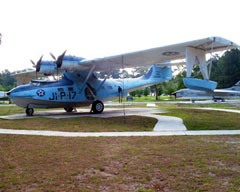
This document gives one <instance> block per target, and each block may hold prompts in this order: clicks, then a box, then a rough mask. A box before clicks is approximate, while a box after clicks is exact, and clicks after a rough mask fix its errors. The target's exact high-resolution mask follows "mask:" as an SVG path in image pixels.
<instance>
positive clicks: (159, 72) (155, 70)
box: [141, 65, 172, 82]
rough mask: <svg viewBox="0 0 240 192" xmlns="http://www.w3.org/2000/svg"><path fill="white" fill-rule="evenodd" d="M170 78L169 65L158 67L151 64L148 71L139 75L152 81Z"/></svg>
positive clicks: (142, 78)
mask: <svg viewBox="0 0 240 192" xmlns="http://www.w3.org/2000/svg"><path fill="white" fill-rule="evenodd" d="M170 79H172V68H171V67H158V66H156V65H152V66H151V68H150V69H149V71H148V72H147V73H146V74H145V75H143V76H142V77H141V80H150V81H153V82H155V81H156V82H159V81H167V80H170Z"/></svg>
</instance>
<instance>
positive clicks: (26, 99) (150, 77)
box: [7, 37, 238, 116]
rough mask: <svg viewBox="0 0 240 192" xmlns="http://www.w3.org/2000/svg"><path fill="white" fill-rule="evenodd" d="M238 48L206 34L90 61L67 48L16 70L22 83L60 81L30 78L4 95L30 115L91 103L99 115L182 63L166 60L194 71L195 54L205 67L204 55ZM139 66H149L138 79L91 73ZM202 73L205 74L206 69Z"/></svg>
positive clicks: (109, 71)
mask: <svg viewBox="0 0 240 192" xmlns="http://www.w3.org/2000/svg"><path fill="white" fill-rule="evenodd" d="M236 47H238V45H236V44H234V43H232V42H230V41H228V40H226V39H222V38H219V37H210V38H205V39H200V40H195V41H190V42H184V43H179V44H175V45H168V46H164V47H158V48H153V49H148V50H143V51H137V52H133V53H126V54H121V55H117V56H110V57H103V58H97V59H93V60H87V59H84V58H82V57H76V56H70V55H65V54H66V51H65V52H64V53H63V54H61V55H60V56H59V57H58V58H57V59H56V58H55V56H54V55H53V54H51V56H52V58H53V61H43V60H42V58H43V57H41V58H40V59H39V61H38V62H37V63H36V64H35V63H34V62H33V61H31V62H32V63H33V65H34V66H35V68H36V70H35V71H32V72H24V73H19V74H16V77H17V79H18V82H20V83H21V82H24V81H25V82H26V81H29V79H30V78H32V77H34V74H35V73H38V74H43V75H47V76H48V75H54V74H56V73H57V75H59V74H62V78H61V79H58V80H51V81H49V80H37V79H35V80H31V82H30V83H29V84H26V85H20V86H18V87H16V88H14V89H12V90H11V91H9V92H8V93H7V95H8V97H10V99H11V100H12V101H13V102H14V103H15V104H16V105H18V106H20V107H23V108H26V114H27V115H28V116H32V115H33V113H34V109H35V108H64V109H65V110H66V111H67V112H72V111H73V109H74V108H75V107H82V106H89V105H91V112H93V113H102V112H103V110H104V104H103V102H104V101H108V100H113V99H115V98H119V97H125V96H127V93H128V92H131V91H133V90H136V89H139V88H143V87H147V86H151V85H154V84H157V83H159V82H163V81H167V80H170V79H171V78H172V70H171V66H173V65H178V64H181V65H182V63H170V62H169V61H174V60H180V59H185V58H186V61H187V63H186V64H187V69H188V70H192V66H193V64H194V63H193V62H194V61H193V59H191V58H195V57H196V58H197V57H199V59H198V60H200V63H199V62H198V63H197V64H199V65H200V67H201V68H203V69H204V67H206V66H205V65H207V63H206V62H205V54H207V53H212V52H213V51H221V50H226V49H231V48H236ZM203 50H204V52H203ZM203 57H204V58H203ZM164 62H165V63H164ZM166 62H169V63H166ZM204 62H205V63H204ZM201 65H202V66H201ZM141 66H151V67H150V69H149V71H148V72H147V73H146V74H145V75H143V76H142V77H139V78H131V79H130V78H128V79H109V78H108V77H106V78H105V79H98V78H97V77H96V75H95V73H94V72H97V71H105V72H107V73H108V74H110V73H111V72H112V70H115V69H121V68H129V67H141ZM201 72H202V73H203V74H205V73H206V71H204V70H203V71H201ZM188 73H189V71H188ZM205 76H206V74H205ZM26 79H27V80H26ZM206 82H207V83H208V79H207V80H206ZM205 84H206V83H205Z"/></svg>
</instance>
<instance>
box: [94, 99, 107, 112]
mask: <svg viewBox="0 0 240 192" xmlns="http://www.w3.org/2000/svg"><path fill="white" fill-rule="evenodd" d="M103 109H104V104H103V103H102V102H101V101H94V103H93V104H92V111H93V113H102V112H103Z"/></svg>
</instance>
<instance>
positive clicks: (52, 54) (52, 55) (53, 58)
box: [50, 52, 57, 61]
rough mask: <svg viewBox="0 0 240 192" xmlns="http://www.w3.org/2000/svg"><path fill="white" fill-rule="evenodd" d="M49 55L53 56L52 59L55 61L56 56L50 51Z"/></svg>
mask: <svg viewBox="0 0 240 192" xmlns="http://www.w3.org/2000/svg"><path fill="white" fill-rule="evenodd" d="M50 55H51V57H52V58H53V60H54V61H56V60H57V59H56V57H55V56H54V55H53V54H52V53H51V52H50Z"/></svg>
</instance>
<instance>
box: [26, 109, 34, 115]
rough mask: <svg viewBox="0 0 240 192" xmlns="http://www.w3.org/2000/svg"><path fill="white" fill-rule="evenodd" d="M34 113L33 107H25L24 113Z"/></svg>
mask: <svg viewBox="0 0 240 192" xmlns="http://www.w3.org/2000/svg"><path fill="white" fill-rule="evenodd" d="M33 113H34V109H33V108H26V114H27V116H32V115H33Z"/></svg>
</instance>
